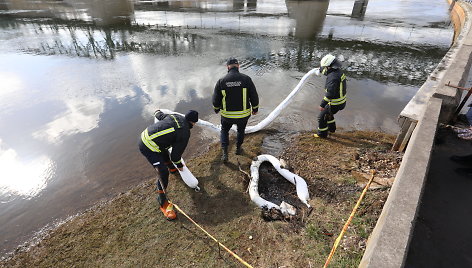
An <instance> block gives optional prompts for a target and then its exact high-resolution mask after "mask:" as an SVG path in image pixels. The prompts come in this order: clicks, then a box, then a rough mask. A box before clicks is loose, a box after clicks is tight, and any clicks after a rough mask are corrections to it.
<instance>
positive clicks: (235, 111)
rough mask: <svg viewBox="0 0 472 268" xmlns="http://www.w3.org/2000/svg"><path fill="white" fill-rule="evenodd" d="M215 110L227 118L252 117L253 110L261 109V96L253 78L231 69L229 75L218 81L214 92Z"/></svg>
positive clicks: (235, 68) (236, 69)
mask: <svg viewBox="0 0 472 268" xmlns="http://www.w3.org/2000/svg"><path fill="white" fill-rule="evenodd" d="M213 109H215V111H218V110H221V116H223V117H226V118H235V119H237V118H245V117H248V116H250V115H251V109H252V111H254V112H257V110H258V109H259V96H258V95H257V91H256V86H254V83H253V82H252V80H251V78H250V77H249V76H247V75H245V74H242V73H240V72H239V70H238V68H237V67H234V68H231V69H230V70H229V71H228V74H227V75H225V76H224V77H223V78H221V79H220V80H218V82H216V85H215V90H214V92H213Z"/></svg>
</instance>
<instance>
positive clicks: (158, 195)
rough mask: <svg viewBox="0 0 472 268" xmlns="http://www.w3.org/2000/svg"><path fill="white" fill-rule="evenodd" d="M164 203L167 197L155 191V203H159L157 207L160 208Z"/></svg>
mask: <svg viewBox="0 0 472 268" xmlns="http://www.w3.org/2000/svg"><path fill="white" fill-rule="evenodd" d="M166 201H167V197H166V194H165V193H164V191H163V190H157V202H158V203H159V206H161V207H162V206H163V205H164V203H165V202H166Z"/></svg>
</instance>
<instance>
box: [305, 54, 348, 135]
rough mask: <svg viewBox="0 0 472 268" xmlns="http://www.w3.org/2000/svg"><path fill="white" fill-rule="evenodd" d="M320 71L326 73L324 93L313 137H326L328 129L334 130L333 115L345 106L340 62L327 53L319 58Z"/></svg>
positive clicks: (344, 77)
mask: <svg viewBox="0 0 472 268" xmlns="http://www.w3.org/2000/svg"><path fill="white" fill-rule="evenodd" d="M320 72H321V73H322V74H324V75H326V83H325V91H326V94H325V96H324V98H323V100H322V101H321V104H320V107H319V110H320V111H321V112H320V114H319V116H318V131H317V133H315V134H314V135H313V136H314V137H315V138H327V137H328V131H329V132H335V131H336V122H335V120H334V115H335V114H336V113H337V112H338V111H341V110H342V109H344V107H346V80H347V79H346V75H344V73H343V72H342V71H341V63H340V62H339V61H338V60H337V59H336V57H335V56H333V55H331V54H328V55H326V56H324V57H323V58H322V59H321V67H320Z"/></svg>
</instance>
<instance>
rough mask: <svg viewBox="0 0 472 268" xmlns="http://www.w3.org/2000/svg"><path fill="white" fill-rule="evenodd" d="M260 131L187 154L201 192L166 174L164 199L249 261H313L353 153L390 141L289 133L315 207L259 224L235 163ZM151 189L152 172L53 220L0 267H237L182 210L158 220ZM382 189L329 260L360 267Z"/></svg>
mask: <svg viewBox="0 0 472 268" xmlns="http://www.w3.org/2000/svg"><path fill="white" fill-rule="evenodd" d="M263 137H264V134H254V135H249V136H248V137H247V139H246V142H245V147H244V148H245V153H244V155H243V156H240V157H238V159H236V156H235V155H234V153H233V150H234V148H231V149H232V151H231V153H230V162H229V163H228V164H226V165H224V164H222V163H221V162H220V160H219V157H220V150H219V145H218V144H214V145H212V146H211V147H210V150H209V152H208V153H206V154H204V155H203V156H201V157H199V158H197V159H193V160H191V161H188V165H189V168H190V169H191V170H192V172H193V173H194V175H195V176H196V177H197V178H198V179H199V181H200V186H201V188H202V191H201V192H200V193H196V192H194V191H193V190H191V189H189V188H188V187H186V186H185V185H184V184H183V182H182V181H181V180H180V178H179V177H176V176H171V178H170V186H169V189H168V190H169V197H170V198H171V199H172V200H173V201H174V202H175V203H176V204H178V205H179V207H180V208H182V209H183V210H184V211H185V212H186V213H187V214H188V215H190V216H191V217H192V218H193V219H194V220H195V221H197V222H198V223H199V224H201V225H202V226H203V227H204V228H205V229H206V230H207V231H208V232H209V233H211V234H213V235H214V236H215V237H216V238H217V239H219V240H220V241H221V242H222V243H223V244H225V245H226V246H227V247H229V248H230V249H232V250H234V251H235V252H236V253H237V254H238V255H239V256H241V257H242V258H243V259H245V260H246V261H247V262H249V263H250V264H252V265H253V266H255V267H320V266H322V265H323V264H324V261H325V259H326V257H327V256H328V254H329V251H330V250H331V246H332V244H333V242H334V239H335V238H336V236H337V234H338V233H339V231H340V229H341V228H342V226H343V224H344V221H345V220H346V219H347V217H348V216H349V214H350V212H351V209H352V207H353V205H354V203H355V202H356V200H357V198H358V196H359V194H360V191H361V189H359V187H357V186H356V185H355V182H354V181H353V179H352V177H350V171H351V170H361V169H362V166H363V165H364V164H365V163H360V162H359V161H360V160H361V159H362V158H361V157H359V154H363V153H364V152H366V151H376V152H384V151H386V149H388V148H389V146H391V143H392V142H393V139H392V137H389V136H387V135H383V134H379V133H369V132H349V133H342V134H336V135H335V136H334V137H335V138H334V139H328V140H314V139H313V138H311V137H310V135H308V134H302V135H300V136H299V137H295V138H294V141H293V146H292V147H291V148H290V149H289V150H288V151H286V152H285V153H284V155H283V158H284V159H285V160H287V161H288V162H289V165H290V166H292V167H293V170H294V171H295V172H296V173H297V174H299V175H300V176H302V177H303V178H305V179H306V180H307V183H308V185H309V190H310V195H311V196H312V200H311V204H312V206H313V207H314V210H313V212H312V213H311V214H310V216H309V217H304V218H303V221H302V220H301V219H300V218H298V219H297V220H294V221H292V222H285V221H271V222H266V221H264V220H263V219H262V218H261V216H260V209H258V208H257V207H256V206H255V205H254V204H253V203H252V202H251V201H250V199H249V196H248V194H247V193H245V191H246V186H247V178H246V177H245V175H244V174H243V173H242V172H240V171H239V166H238V162H239V163H240V166H241V168H242V169H243V170H245V171H249V166H250V163H251V159H252V158H253V157H254V156H256V155H258V154H259V153H260V145H261V144H262V139H263ZM356 154H357V155H356ZM385 154H386V153H385ZM380 155H382V153H380ZM374 162H375V161H374ZM374 162H373V163H374ZM364 166H365V165H364ZM153 190H154V179H149V180H147V181H146V182H145V183H143V184H142V185H139V186H137V187H135V188H134V189H132V190H131V191H129V192H127V193H124V194H121V195H119V196H117V197H116V198H114V199H113V200H111V201H110V202H108V203H106V204H102V205H99V206H97V207H95V208H94V209H91V210H88V211H86V212H85V213H83V214H82V215H80V216H78V217H76V218H74V219H73V220H71V221H69V222H67V223H65V224H63V225H61V226H59V227H58V228H57V229H56V230H54V231H52V232H51V233H49V234H48V236H47V237H46V238H45V239H43V241H42V242H41V243H40V244H39V245H37V246H34V247H32V248H31V249H30V250H28V251H20V252H17V253H16V254H15V255H14V257H13V258H11V259H9V260H7V261H3V262H1V263H0V266H2V267H84V266H86V267H243V266H242V265H241V264H240V263H239V262H238V261H237V260H236V259H234V258H233V257H231V256H230V255H229V254H228V253H226V252H225V251H224V250H223V249H221V250H220V249H219V248H218V246H217V245H216V243H215V242H214V241H213V240H211V239H210V238H208V237H207V236H206V235H205V234H204V233H203V232H201V231H200V230H199V229H197V228H196V227H195V226H194V225H193V224H192V223H190V222H189V221H188V220H187V219H185V218H184V216H183V215H178V219H177V220H176V221H173V222H168V221H166V220H165V219H164V217H163V216H162V215H161V212H160V211H159V210H158V207H157V202H156V200H155V195H154V193H153ZM291 194H293V193H291ZM387 195H388V189H383V190H376V191H369V192H368V194H367V196H366V199H365V201H364V202H363V205H362V206H361V208H360V210H359V211H358V214H357V216H356V218H355V219H354V221H353V223H352V225H351V227H350V229H349V230H348V232H347V234H346V237H345V239H344V240H343V243H342V245H341V246H340V248H338V251H337V252H336V255H335V256H334V259H333V262H332V266H331V267H356V266H357V265H358V263H359V261H360V259H361V257H362V254H363V251H364V249H365V242H366V240H367V237H368V235H369V234H370V232H371V230H372V228H373V227H374V225H375V222H376V220H377V218H378V215H379V213H380V211H381V209H382V207H383V203H384V201H385V199H386V197H387ZM305 216H306V215H305ZM250 237H251V238H252V239H250Z"/></svg>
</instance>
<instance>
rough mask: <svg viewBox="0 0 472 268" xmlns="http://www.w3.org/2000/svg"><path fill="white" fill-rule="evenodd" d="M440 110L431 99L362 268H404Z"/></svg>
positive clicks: (406, 155) (379, 221)
mask: <svg viewBox="0 0 472 268" xmlns="http://www.w3.org/2000/svg"><path fill="white" fill-rule="evenodd" d="M441 106H442V100H441V99H438V98H431V99H430V101H429V103H428V105H427V109H426V112H425V115H424V117H423V118H422V119H421V120H420V121H419V124H418V126H417V127H416V128H415V130H414V131H413V134H412V136H411V144H410V145H409V146H408V148H407V150H406V151H405V154H404V156H403V161H402V164H401V166H400V169H399V170H398V173H397V176H396V177H395V183H394V184H393V186H392V189H391V190H390V194H389V196H388V198H387V201H386V202H385V205H384V207H383V209H382V213H381V214H380V217H379V220H378V221H377V224H376V226H375V228H374V230H373V232H372V234H371V236H370V237H369V240H368V242H367V248H366V251H365V253H364V256H363V257H362V260H361V263H360V265H359V267H373V268H374V267H375V268H378V267H402V265H403V262H404V259H405V258H406V253H407V250H408V245H409V243H410V238H411V234H412V233H413V226H414V221H415V218H416V213H417V210H418V208H419V202H420V199H421V195H422V192H423V188H424V184H425V181H426V175H427V174H428V170H429V162H430V158H431V152H432V151H433V145H434V138H435V136H436V129H437V126H438V119H439V114H440V112H441Z"/></svg>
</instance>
